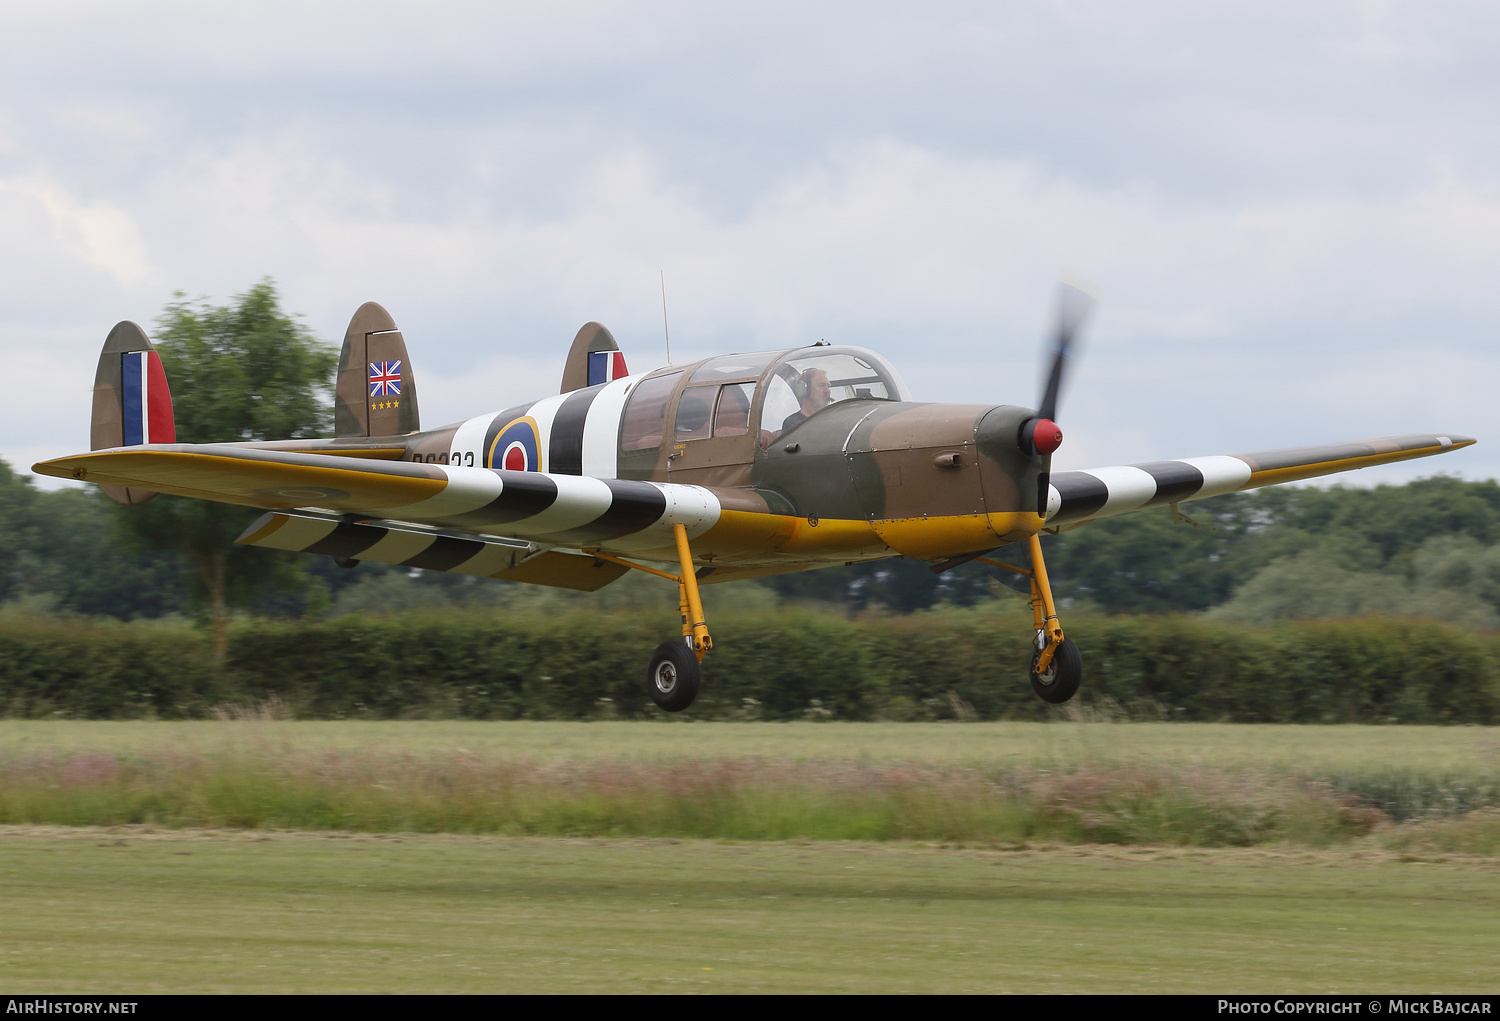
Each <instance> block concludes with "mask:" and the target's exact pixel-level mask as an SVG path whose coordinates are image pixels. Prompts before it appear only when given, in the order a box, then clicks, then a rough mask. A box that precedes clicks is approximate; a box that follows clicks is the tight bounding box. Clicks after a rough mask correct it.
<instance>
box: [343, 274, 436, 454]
mask: <svg viewBox="0 0 1500 1021" xmlns="http://www.w3.org/2000/svg"><path fill="white" fill-rule="evenodd" d="M420 428H421V425H420V424H419V419H418V416H417V384H416V380H415V379H413V377H412V372H411V361H410V359H408V358H407V355H406V341H405V340H403V339H402V337H401V332H400V331H399V330H397V329H396V321H395V320H394V319H392V318H391V315H390V313H389V312H387V311H386V310H385V309H383V308H381V307H380V306H379V305H377V304H375V302H373V301H367V302H365V303H364V304H363V305H361V306H360V307H359V311H357V312H355V313H354V318H353V319H351V320H349V329H348V330H347V331H345V333H344V350H343V351H342V352H341V353H340V354H339V374H338V382H337V383H336V384H335V389H334V399H333V434H334V436H337V437H343V436H403V435H405V434H406V433H414V432H416V431H417V430H418V429H420Z"/></svg>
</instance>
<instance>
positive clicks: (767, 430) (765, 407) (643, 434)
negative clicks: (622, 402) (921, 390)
mask: <svg viewBox="0 0 1500 1021" xmlns="http://www.w3.org/2000/svg"><path fill="white" fill-rule="evenodd" d="M686 371H687V370H684V369H678V370H674V371H670V372H663V373H661V374H659V375H655V376H652V377H650V378H649V379H646V380H643V381H642V382H641V383H640V384H639V385H637V386H636V388H635V392H634V393H632V394H631V396H630V401H629V404H628V405H627V406H626V410H625V414H624V417H623V420H622V422H621V430H620V449H621V451H622V452H631V451H645V450H655V449H657V448H658V447H659V446H660V445H661V443H662V441H663V439H664V438H665V437H666V436H667V435H670V436H671V437H672V438H673V439H674V440H675V442H677V443H685V442H688V441H691V440H702V439H709V438H711V437H734V436H744V437H748V436H751V435H754V436H757V437H758V438H759V442H760V445H761V446H765V445H767V444H769V443H771V442H772V441H773V440H775V439H776V438H777V437H778V436H780V435H781V434H782V433H784V432H787V431H789V430H791V429H794V428H796V427H797V426H798V425H800V424H801V423H802V422H803V421H805V420H806V419H808V418H811V417H812V416H813V415H816V414H817V413H818V412H819V411H822V410H823V409H824V408H826V407H830V406H831V405H833V404H836V403H839V402H841V401H849V400H856V399H861V398H863V399H869V400H888V401H906V400H910V399H911V396H910V394H909V393H908V392H907V390H906V386H905V384H903V383H902V382H901V378H900V377H899V376H898V375H896V371H895V370H894V369H892V368H891V367H890V365H889V364H887V363H886V361H885V360H884V359H882V358H881V357H879V356H878V355H876V354H874V353H873V352H870V351H866V350H865V349H864V348H858V347H830V346H826V345H825V346H819V347H805V348H797V349H796V350H793V351H759V352H754V353H751V354H736V355H723V356H721V357H718V358H710V359H709V360H707V361H705V362H702V363H700V364H699V365H697V366H696V367H694V368H693V370H692V373H691V375H689V376H688V378H687V379H686V380H684V379H683V375H684V373H685V372H686ZM674 393H676V394H678V397H677V406H676V413H675V414H674V415H673V421H672V423H671V427H670V429H667V428H664V427H665V426H666V422H665V417H666V411H667V408H668V405H669V403H670V401H671V398H672V395H673V394H674ZM757 408H758V409H759V413H758V417H757V415H756V409H757ZM752 419H753V420H754V421H755V422H756V423H758V427H757V428H756V429H753V430H752V428H751V425H752ZM746 442H748V440H747V441H746Z"/></svg>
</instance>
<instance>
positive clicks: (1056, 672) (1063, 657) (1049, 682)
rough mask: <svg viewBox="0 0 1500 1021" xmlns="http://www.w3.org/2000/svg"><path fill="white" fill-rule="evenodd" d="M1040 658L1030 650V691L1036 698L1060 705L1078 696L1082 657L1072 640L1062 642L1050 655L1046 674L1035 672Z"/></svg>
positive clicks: (1081, 676)
mask: <svg viewBox="0 0 1500 1021" xmlns="http://www.w3.org/2000/svg"><path fill="white" fill-rule="evenodd" d="M1041 658H1042V654H1041V653H1040V652H1037V651H1036V650H1032V653H1031V690H1032V691H1034V692H1036V697H1037V698H1039V699H1041V700H1042V701H1043V702H1051V703H1052V704H1053V705H1061V704H1062V703H1064V702H1066V701H1067V700H1068V699H1070V698H1072V697H1073V696H1074V695H1076V694H1078V685H1079V683H1080V682H1082V680H1083V656H1081V655H1080V654H1079V652H1078V646H1076V645H1074V644H1073V639H1071V638H1064V639H1063V640H1062V644H1061V645H1059V646H1058V647H1057V652H1055V653H1053V655H1052V662H1051V663H1048V664H1047V670H1046V672H1045V673H1040V674H1039V673H1037V672H1036V663H1037V660H1039V659H1041Z"/></svg>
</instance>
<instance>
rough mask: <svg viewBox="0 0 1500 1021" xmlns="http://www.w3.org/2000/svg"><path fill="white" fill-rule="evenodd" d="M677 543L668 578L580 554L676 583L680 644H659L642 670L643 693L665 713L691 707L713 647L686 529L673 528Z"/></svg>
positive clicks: (642, 567)
mask: <svg viewBox="0 0 1500 1021" xmlns="http://www.w3.org/2000/svg"><path fill="white" fill-rule="evenodd" d="M672 534H673V536H674V537H675V538H676V540H677V559H678V561H679V562H680V563H681V565H682V573H681V574H669V573H667V572H666V571H658V570H657V569H656V568H654V567H647V566H645V565H644V564H637V563H632V562H631V561H629V560H622V559H621V558H619V557H616V556H611V555H610V554H608V553H601V552H600V551H599V550H596V549H595V550H584V552H585V553H588V554H589V555H591V556H594V557H597V558H598V559H600V560H608V561H609V562H610V563H613V564H619V565H621V566H622V567H629V568H633V569H634V570H637V571H645V572H646V573H647V574H654V575H656V576H657V577H658V578H666V579H668V580H670V581H675V582H676V583H677V610H678V612H679V613H680V614H681V615H682V641H680V642H662V643H661V644H660V645H658V646H657V647H656V651H655V652H654V653H652V654H651V663H650V665H648V666H647V668H646V690H647V691H648V692H649V693H650V695H651V700H652V701H653V702H655V703H656V704H657V706H658V707H659V708H661V709H663V710H665V711H666V712H669V713H680V712H682V711H683V710H684V709H686V708H687V707H688V706H690V705H692V704H693V700H694V699H696V698H697V697H698V689H699V687H701V686H702V683H703V668H702V663H703V656H704V654H705V653H707V652H708V650H710V649H712V648H713V647H714V640H713V636H712V635H710V634H709V633H708V623H707V622H706V621H705V620H704V615H703V600H702V599H701V598H700V597H699V595H698V576H697V575H696V574H695V573H694V572H693V551H692V549H691V548H690V547H689V546H688V538H687V529H686V528H685V527H683V526H682V525H673V526H672Z"/></svg>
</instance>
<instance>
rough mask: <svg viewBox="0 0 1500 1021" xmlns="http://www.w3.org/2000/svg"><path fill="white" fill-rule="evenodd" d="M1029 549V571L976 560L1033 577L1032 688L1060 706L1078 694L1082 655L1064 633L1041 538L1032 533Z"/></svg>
mask: <svg viewBox="0 0 1500 1021" xmlns="http://www.w3.org/2000/svg"><path fill="white" fill-rule="evenodd" d="M1027 549H1028V551H1029V552H1030V554H1031V570H1029V571H1028V570H1026V569H1025V568H1023V567H1015V566H1013V565H1011V564H1003V563H1001V562H1000V561H998V560H990V559H988V558H987V557H976V558H975V559H977V560H978V561H979V562H980V563H982V564H989V565H990V566H991V567H1001V568H1004V569H1005V570H1007V571H1014V572H1015V573H1017V574H1020V575H1024V576H1025V577H1027V578H1029V579H1031V618H1032V624H1033V626H1034V627H1035V628H1036V641H1035V649H1034V651H1033V652H1032V653H1031V690H1032V691H1034V692H1036V694H1037V697H1038V698H1040V699H1041V700H1042V701H1043V702H1051V703H1052V704H1054V705H1059V704H1061V703H1063V702H1066V701H1067V700H1068V699H1070V698H1072V697H1073V696H1074V695H1076V694H1077V693H1078V685H1079V683H1080V682H1081V681H1082V680H1083V657H1082V656H1081V655H1080V654H1079V652H1078V646H1076V645H1074V644H1073V640H1072V639H1070V638H1065V637H1064V636H1063V630H1062V624H1061V623H1060V622H1059V621H1058V619H1057V605H1056V604H1055V603H1053V601H1052V586H1051V584H1050V583H1048V581H1047V564H1046V562H1045V561H1043V560H1042V541H1041V540H1040V539H1038V538H1037V537H1036V536H1034V535H1033V536H1032V537H1031V538H1030V539H1029V540H1028V541H1027Z"/></svg>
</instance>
